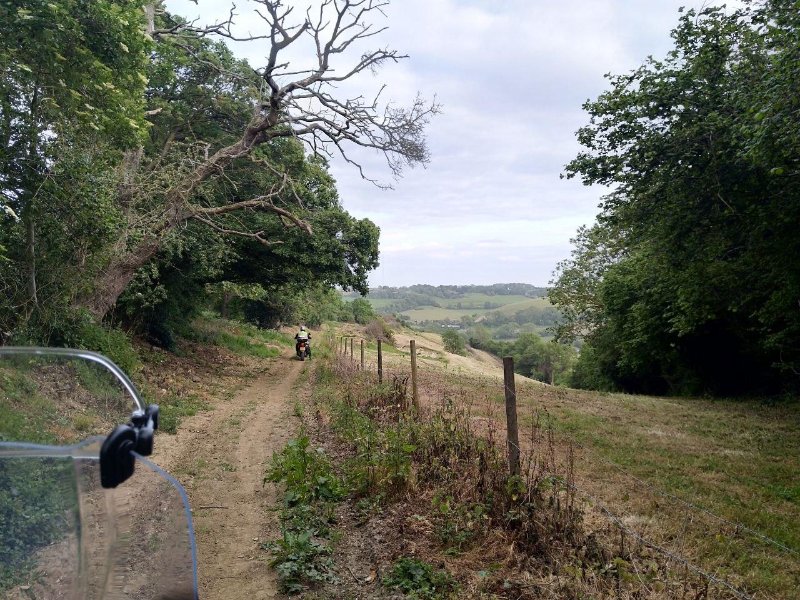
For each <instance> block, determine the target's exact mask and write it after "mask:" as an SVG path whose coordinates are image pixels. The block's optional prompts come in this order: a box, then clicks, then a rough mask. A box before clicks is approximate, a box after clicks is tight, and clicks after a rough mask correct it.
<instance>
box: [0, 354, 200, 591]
mask: <svg viewBox="0 0 800 600" xmlns="http://www.w3.org/2000/svg"><path fill="white" fill-rule="evenodd" d="M131 409H133V410H132V412H131ZM0 411H1V412H3V413H4V414H3V418H0V597H2V598H8V599H10V600H29V599H30V598H52V599H58V600H117V599H133V598H137V599H141V600H197V598H198V587H197V556H196V554H197V552H196V547H195V540H194V530H193V528H192V517H191V512H190V510H189V506H188V499H187V497H186V492H185V491H184V489H183V487H182V486H181V485H180V484H179V483H178V482H177V481H176V480H175V479H174V478H173V477H172V476H170V475H169V474H168V473H167V472H166V471H164V470H163V469H161V468H160V467H159V466H158V465H156V464H155V463H154V462H152V461H150V460H149V459H148V458H146V457H147V456H148V455H150V454H151V453H152V451H153V441H154V433H155V431H156V430H157V429H158V423H159V409H158V406H157V405H155V404H151V405H149V406H146V405H145V403H144V402H143V401H142V398H141V397H140V395H139V393H138V392H137V390H136V388H135V386H134V385H133V383H132V382H131V381H130V379H129V378H128V377H127V375H126V374H125V373H124V372H123V371H122V370H120V368H119V367H117V366H116V365H115V364H114V363H112V362H111V361H109V360H108V359H106V358H105V357H103V356H101V355H99V354H95V353H93V352H86V351H82V350H65V349H53V348H10V347H7V348H2V347H0ZM96 430H99V431H109V430H111V433H109V434H108V435H104V436H103V435H100V436H91V435H90V436H88V437H86V438H85V439H83V436H84V435H86V433H83V434H80V435H76V434H75V433H74V432H76V431H83V432H92V431H96Z"/></svg>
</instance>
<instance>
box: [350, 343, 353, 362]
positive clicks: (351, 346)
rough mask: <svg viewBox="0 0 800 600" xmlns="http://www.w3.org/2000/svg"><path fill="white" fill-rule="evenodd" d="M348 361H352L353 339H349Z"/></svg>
mask: <svg viewBox="0 0 800 600" xmlns="http://www.w3.org/2000/svg"><path fill="white" fill-rule="evenodd" d="M350 360H353V338H350Z"/></svg>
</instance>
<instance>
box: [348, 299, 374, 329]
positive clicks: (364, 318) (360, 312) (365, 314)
mask: <svg viewBox="0 0 800 600" xmlns="http://www.w3.org/2000/svg"><path fill="white" fill-rule="evenodd" d="M350 309H351V310H352V311H353V318H354V319H355V321H356V323H360V324H361V325H366V324H367V323H369V322H370V321H372V320H374V319H377V318H378V315H377V314H376V313H375V309H373V308H372V304H370V303H369V300H367V299H366V298H356V299H355V300H353V301H352V302H351V303H350Z"/></svg>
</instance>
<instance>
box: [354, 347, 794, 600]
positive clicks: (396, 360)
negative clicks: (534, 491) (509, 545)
mask: <svg viewBox="0 0 800 600" xmlns="http://www.w3.org/2000/svg"><path fill="white" fill-rule="evenodd" d="M348 340H349V341H348ZM355 340H356V338H354V337H349V338H348V337H343V338H341V339H340V345H339V352H340V354H344V355H345V356H346V357H349V358H351V360H353V361H354V362H356V363H358V364H357V368H359V369H363V370H364V371H366V372H369V373H373V374H374V375H375V377H376V379H378V376H379V375H378V374H379V366H380V376H379V377H380V380H381V381H382V382H386V383H391V382H393V383H395V384H399V385H402V386H404V387H405V388H406V390H419V395H420V396H421V398H414V399H413V402H414V405H415V406H416V405H418V403H419V402H420V401H421V400H422V403H423V404H424V405H431V404H434V405H435V404H437V403H444V402H447V401H453V396H454V391H453V382H452V381H443V379H442V375H441V372H440V371H435V370H429V369H425V368H423V369H414V370H413V371H415V372H413V371H412V365H411V362H412V360H413V361H414V362H415V363H416V359H417V357H416V356H414V357H413V358H412V357H411V356H409V355H410V354H412V353H411V350H412V348H409V352H408V353H406V352H404V351H403V349H401V350H398V349H397V348H395V347H394V346H392V345H389V344H383V345H382V347H381V353H380V354H379V353H378V347H377V345H375V344H370V343H367V342H365V341H363V340H360V339H359V340H358V342H356V341H355ZM411 346H413V344H412V345H411ZM351 348H352V350H351ZM362 348H363V350H362ZM420 351H421V353H422V354H423V355H424V354H425V353H426V352H427V351H429V350H428V349H425V348H424V347H423V348H420V347H417V348H416V352H417V353H419V352H420ZM430 354H431V355H430V356H426V357H425V358H427V359H429V360H438V353H436V352H435V351H430ZM409 359H411V360H409ZM512 369H513V366H512ZM451 375H452V377H453V378H455V379H456V380H458V379H459V373H458V372H453V373H451ZM412 378H413V381H412ZM458 384H459V382H458V381H456V387H457V386H458ZM460 384H461V385H462V386H464V387H463V389H462V396H463V399H464V400H465V401H471V402H474V398H475V397H476V396H483V397H484V399H485V400H486V401H487V402H488V403H489V404H493V405H494V406H497V403H498V402H499V401H501V400H502V399H503V397H504V396H507V395H508V392H509V391H510V390H508V389H504V384H503V382H502V380H501V381H498V380H497V378H491V377H478V378H476V377H474V376H471V377H468V378H466V377H464V378H462V381H461V382H460ZM527 395H528V394H527V392H526V393H523V396H527ZM415 396H416V394H415ZM455 396H458V389H456V392H455ZM467 398H469V400H467ZM524 399H525V400H526V401H529V400H535V399H531V398H528V397H525V398H524ZM456 400H458V398H456ZM489 413H490V417H491V418H496V417H499V415H494V414H492V413H493V411H492V410H490V411H489ZM498 420H499V419H498ZM535 420H538V419H534V421H535ZM547 426H548V427H551V428H552V423H548V424H547ZM551 434H552V429H551ZM558 438H559V440H560V442H561V443H562V444H564V445H566V446H569V447H570V450H569V452H570V455H571V453H572V450H571V448H579V449H580V450H582V451H583V452H584V453H586V454H587V455H590V456H591V459H592V460H595V461H599V462H601V463H603V464H605V465H607V466H609V467H610V468H611V469H613V470H614V471H616V472H618V473H619V474H621V475H624V476H625V477H627V478H628V479H629V481H631V482H633V483H634V484H635V489H633V490H631V491H632V493H633V494H639V495H640V494H641V492H642V491H643V490H647V491H648V492H650V493H652V494H654V495H657V496H659V497H661V498H664V499H668V500H669V501H671V502H674V503H675V504H677V505H680V506H681V507H682V508H683V509H684V510H685V511H687V512H691V513H693V514H697V515H703V516H704V517H707V518H709V519H712V520H714V521H715V522H717V523H718V524H720V525H723V526H725V527H728V528H730V529H731V532H725V531H721V530H717V531H716V535H718V536H723V537H725V538H727V539H729V540H730V541H733V542H736V541H738V540H739V539H740V538H741V537H742V534H746V535H748V536H750V537H752V538H754V539H756V540H758V541H759V542H761V543H763V544H766V545H769V546H771V547H772V548H774V549H776V550H777V551H779V552H781V553H783V554H785V555H790V556H791V557H793V558H794V557H797V556H800V552H798V550H797V549H795V548H792V547H789V546H788V545H786V544H784V543H782V542H780V541H778V540H775V539H773V538H772V537H770V536H768V535H766V534H764V533H763V532H761V531H758V530H756V529H753V528H752V527H748V526H747V525H744V524H743V523H740V522H737V521H734V520H731V519H729V518H726V517H724V516H721V515H719V514H717V513H715V512H714V511H712V510H710V509H708V508H707V507H704V506H702V505H700V504H698V503H695V502H691V501H689V500H686V499H685V498H682V497H680V496H678V495H676V494H674V493H672V492H670V491H668V490H666V489H664V488H663V487H661V486H658V485H655V484H653V483H651V482H648V481H646V480H644V479H642V478H641V477H638V476H636V475H634V474H633V473H631V472H630V471H629V470H627V469H625V468H624V467H623V466H622V465H620V464H618V463H616V462H614V461H612V460H610V459H607V458H605V457H603V456H601V455H600V454H598V453H596V452H595V451H594V450H593V449H591V448H590V447H588V446H586V445H585V444H583V443H581V442H580V441H578V440H577V439H575V438H574V437H572V436H568V435H566V434H562V433H559V434H558ZM520 446H522V444H520ZM517 449H518V451H520V452H524V451H525V450H526V448H524V447H518V448H517ZM527 450H531V449H530V448H529V449H527ZM570 460H571V458H570ZM552 475H553V477H557V473H555V472H554V473H553V474H552ZM562 484H563V485H567V486H569V487H571V488H572V489H573V491H574V492H576V493H578V494H580V495H581V496H582V497H583V498H584V499H585V500H586V501H587V502H588V503H589V504H590V505H593V506H594V507H595V508H596V509H597V510H598V511H599V512H600V513H601V514H602V515H603V516H604V517H605V518H606V519H607V520H608V521H609V522H610V523H611V524H612V525H613V526H614V527H616V528H617V529H618V530H619V532H620V533H621V534H622V533H624V535H627V536H629V537H630V538H631V539H633V540H635V541H636V542H637V543H638V544H640V545H641V546H644V547H646V548H649V549H650V550H652V551H654V552H657V553H658V554H660V555H662V556H663V557H664V558H665V559H666V560H667V561H668V562H669V563H673V564H676V565H680V566H681V567H682V568H683V569H685V570H686V571H690V572H692V573H694V574H695V575H696V576H698V577H701V578H703V579H704V580H706V581H707V582H708V583H709V584H712V585H714V586H717V587H718V588H721V589H723V590H725V592H726V593H727V594H729V595H730V597H733V598H736V599H737V600H752V599H753V596H751V595H750V594H749V593H748V592H746V591H743V590H742V589H740V588H739V587H737V586H735V585H733V584H732V583H730V582H729V581H728V580H727V579H725V578H724V577H722V576H720V575H719V574H717V573H713V572H709V571H708V570H706V569H703V568H701V567H700V566H698V565H697V564H696V563H695V562H693V561H692V560H690V559H689V558H687V557H686V556H685V555H684V554H682V553H681V552H680V551H676V550H673V549H670V548H668V547H667V546H666V544H665V543H661V542H657V541H654V540H653V539H651V538H650V537H648V536H646V535H645V534H644V533H643V532H642V531H639V530H637V529H634V528H633V527H631V526H630V525H628V524H626V522H625V520H626V518H625V517H624V516H621V515H620V514H617V513H616V512H614V511H612V510H611V509H610V508H609V507H608V506H607V505H606V504H605V503H604V502H603V501H601V500H600V499H599V497H598V495H597V493H596V492H592V491H589V490H588V489H587V488H585V487H584V486H582V485H580V486H579V485H577V484H576V483H575V482H574V481H568V482H564V481H563V480H562ZM629 517H630V515H629ZM631 520H635V519H631ZM689 521H693V519H691V518H687V519H685V521H684V523H683V525H681V524H678V523H673V524H672V525H673V528H677V529H680V528H681V527H683V528H684V529H685V528H686V527H687V525H688V522H689ZM667 537H670V536H667ZM673 537H674V538H675V539H681V538H682V537H683V538H685V536H673Z"/></svg>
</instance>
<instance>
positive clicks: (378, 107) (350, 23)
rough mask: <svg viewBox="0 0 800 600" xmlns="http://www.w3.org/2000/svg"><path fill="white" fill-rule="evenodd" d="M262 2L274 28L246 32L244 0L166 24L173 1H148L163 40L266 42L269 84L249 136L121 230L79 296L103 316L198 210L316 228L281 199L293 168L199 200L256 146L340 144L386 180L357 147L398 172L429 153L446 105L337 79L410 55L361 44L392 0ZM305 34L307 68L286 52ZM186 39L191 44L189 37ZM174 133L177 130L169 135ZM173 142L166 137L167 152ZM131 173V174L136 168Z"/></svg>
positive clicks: (127, 190) (198, 164)
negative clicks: (428, 131)
mask: <svg viewBox="0 0 800 600" xmlns="http://www.w3.org/2000/svg"><path fill="white" fill-rule="evenodd" d="M255 2H256V4H258V5H259V6H258V9H257V10H256V13H257V15H258V16H259V18H260V19H261V20H262V22H263V23H262V26H263V27H264V28H265V31H266V33H264V34H258V35H250V34H248V35H238V34H236V32H235V19H236V17H237V14H236V7H235V6H233V7H232V8H231V10H230V13H229V16H228V18H227V19H226V20H224V21H222V22H218V23H214V24H212V25H209V26H199V25H197V23H196V22H185V21H181V22H178V23H176V24H174V25H171V26H170V27H168V28H161V29H159V28H158V27H157V26H156V15H157V14H158V12H159V11H161V10H163V8H162V7H161V1H160V0H159V1H156V2H153V3H152V4H151V5H149V6H148V7H146V10H145V14H146V18H147V33H148V34H149V35H150V36H151V37H152V38H153V39H154V40H156V42H157V43H158V42H159V40H161V41H164V42H166V41H169V42H170V43H178V44H180V43H181V37H182V36H195V37H198V36H199V37H205V36H213V37H216V38H222V39H229V40H234V41H249V42H253V43H264V44H266V45H267V48H266V49H267V53H266V56H267V62H266V65H265V66H263V67H262V68H260V69H259V70H257V71H256V73H257V75H258V77H259V79H260V80H261V81H262V82H263V85H262V90H261V92H260V93H259V94H257V95H254V98H253V106H252V116H251V118H250V120H249V123H248V124H247V125H246V127H244V129H243V131H241V135H240V137H239V139H238V140H237V141H235V142H234V143H232V144H230V145H227V146H225V147H223V148H219V149H217V150H216V151H215V152H208V148H206V154H205V155H204V156H202V157H201V159H199V160H196V161H194V162H193V164H192V167H191V168H190V169H188V170H185V171H184V172H183V173H182V174H181V176H180V177H179V178H178V180H177V181H175V182H174V183H172V184H171V185H169V187H168V189H166V190H164V192H163V195H162V194H160V196H162V197H163V199H164V205H163V209H162V210H160V211H159V216H158V218H157V219H156V220H155V222H153V223H151V224H150V226H149V228H148V230H147V231H146V232H145V234H144V235H141V236H137V240H136V242H135V243H133V244H131V243H130V241H129V240H127V239H121V240H120V243H119V244H118V246H119V247H118V252H116V254H115V258H114V259H113V260H112V261H111V263H110V264H109V265H108V267H107V268H106V270H105V271H104V273H102V275H101V277H100V279H99V281H98V282H97V285H96V286H95V291H94V292H92V293H91V294H90V295H89V296H87V297H84V298H81V299H80V300H79V305H80V306H82V307H85V308H87V309H88V310H89V311H90V312H91V313H93V314H94V315H95V316H96V317H98V318H102V317H103V316H104V315H105V314H106V313H107V312H108V311H109V310H110V309H111V308H112V307H113V305H114V304H115V303H116V300H117V298H118V297H119V295H120V294H121V293H122V292H123V291H124V289H125V287H126V286H127V285H128V283H129V282H130V281H131V279H132V278H133V276H134V274H135V273H136V271H137V270H138V269H139V268H140V267H142V266H143V265H145V264H146V263H147V262H148V261H149V260H151V259H152V258H153V256H154V255H155V254H156V253H157V252H158V251H159V249H160V248H161V247H162V245H163V243H164V241H165V239H166V238H167V236H168V235H169V234H170V232H172V231H173V230H175V228H177V227H178V226H180V225H182V224H184V223H186V222H188V221H190V220H196V221H198V222H201V223H204V224H205V225H208V226H210V227H212V228H214V229H215V230H216V231H218V232H220V233H224V234H226V235H238V236H244V237H247V238H250V239H253V240H256V241H258V242H260V243H263V244H274V243H279V242H280V240H269V239H266V238H265V237H264V235H263V232H260V231H247V230H237V229H231V228H230V227H227V226H225V225H223V224H222V223H220V222H219V221H218V218H219V217H221V216H222V215H227V214H230V213H233V212H235V211H246V210H257V211H264V212H269V213H273V214H276V215H278V216H279V218H280V219H281V221H282V222H283V223H284V225H285V226H286V227H299V228H301V229H303V230H305V231H307V232H308V233H311V228H310V226H309V225H308V223H306V222H304V221H303V220H302V219H301V218H300V217H299V216H297V215H296V214H295V213H294V212H293V211H292V210H291V209H290V208H288V207H286V206H279V203H278V200H279V199H280V198H282V197H284V196H285V195H286V194H287V193H290V192H291V191H292V189H293V187H292V185H291V182H289V181H288V180H287V177H286V176H285V175H283V176H282V177H278V178H277V179H278V183H277V184H276V185H274V186H273V187H272V188H271V189H269V190H264V191H263V193H261V194H259V195H258V196H256V197H254V198H245V199H237V200H236V201H233V202H229V203H227V204H224V205H222V206H203V205H202V204H201V203H200V202H197V201H196V198H195V195H196V193H197V191H198V189H199V188H200V187H201V186H202V185H203V183H204V182H207V181H209V180H212V179H215V178H218V177H221V176H224V173H225V170H226V169H227V168H228V167H229V166H230V165H231V164H232V163H234V162H235V161H237V160H239V159H242V158H246V157H249V156H251V154H252V153H253V151H254V150H255V149H256V148H258V147H259V146H261V145H263V144H267V143H269V142H270V141H271V140H274V139H276V138H281V137H292V138H296V139H298V140H300V141H302V142H303V143H304V144H305V145H306V147H307V148H308V149H309V150H310V151H311V152H314V153H321V154H325V155H327V156H334V155H337V154H338V155H340V156H341V157H342V158H343V159H344V160H345V161H347V162H348V163H350V164H351V165H353V167H354V168H356V169H357V170H358V171H359V173H360V175H361V176H362V177H363V178H364V179H367V180H369V181H371V182H373V183H375V184H376V185H379V186H381V187H384V185H383V184H380V183H379V182H378V180H377V179H376V178H374V177H371V176H368V175H367V173H366V171H365V169H364V168H363V166H362V164H361V163H360V162H359V161H358V160H356V159H355V158H354V157H353V156H351V154H350V152H351V150H352V149H354V148H357V147H360V148H366V149H369V150H372V151H374V152H376V153H378V155H380V156H382V158H383V160H384V162H385V164H386V166H387V167H388V169H389V171H390V172H391V174H392V176H393V177H394V178H397V177H399V176H400V175H401V173H402V171H403V169H404V168H405V167H407V166H415V165H420V164H422V165H424V164H425V163H427V162H428V160H429V155H428V149H427V146H426V142H425V136H424V132H425V127H426V125H427V124H428V122H429V119H430V118H431V116H433V115H435V114H436V113H437V112H438V111H439V106H438V104H437V103H436V101H435V100H434V101H432V102H428V101H425V100H424V99H423V98H421V97H419V96H418V97H417V98H416V99H415V100H414V101H413V102H412V103H411V105H410V106H408V107H398V106H394V105H392V104H391V103H387V104H384V103H382V102H381V95H382V93H383V91H384V90H383V89H381V90H379V92H378V93H377V94H375V96H374V97H371V98H369V99H367V97H365V96H364V95H355V96H353V97H342V95H341V93H340V92H339V91H338V89H337V86H340V85H341V84H343V83H344V82H347V81H349V80H352V79H354V78H356V77H357V76H358V75H360V74H362V73H364V72H374V71H376V70H377V69H380V67H382V66H384V65H386V64H388V63H396V62H398V61H400V60H403V59H405V58H407V56H405V55H403V54H400V53H399V52H397V51H396V50H391V49H386V48H384V49H374V50H368V51H366V52H363V51H361V52H360V53H358V49H357V47H358V46H359V45H360V44H361V43H362V42H365V41H370V40H371V38H374V37H375V36H377V35H379V34H380V33H381V32H383V31H384V30H385V27H378V26H376V25H375V22H374V21H375V19H376V18H378V17H381V16H385V13H384V9H385V8H386V6H387V5H388V4H389V1H388V0H322V1H321V2H320V3H319V4H318V6H317V7H316V8H314V9H312V8H308V9H307V10H306V12H305V14H304V15H303V16H302V17H301V18H300V19H299V20H297V21H293V20H292V17H293V16H294V15H293V13H294V12H295V11H294V7H293V6H287V4H286V3H285V2H284V1H283V0H255ZM302 44H306V47H307V48H308V52H309V56H310V62H309V64H308V65H302V66H300V67H299V68H298V66H297V65H296V64H292V63H291V62H290V61H288V60H284V56H285V55H286V53H287V49H288V48H290V47H294V48H297V47H299V46H301V45H302ZM184 48H185V49H186V50H188V51H191V48H190V47H189V46H184ZM353 57H355V58H353ZM197 58H198V60H202V59H201V58H200V57H197ZM339 63H342V64H341V65H340V64H339ZM171 143H172V140H171V139H168V140H167V144H171ZM167 151H168V148H166V147H165V149H164V151H163V152H162V153H161V156H160V157H158V160H159V161H160V160H163V159H164V156H165V155H166V153H167ZM140 158H141V156H140V155H138V156H135V157H129V158H128V159H127V160H126V164H125V165H124V169H128V170H130V168H132V167H135V168H139V167H140V164H141V160H140ZM265 168H270V167H269V166H266V167H265ZM125 173H126V177H125V180H126V182H129V181H130V177H128V176H127V173H128V171H125ZM135 193H136V191H135V189H134V188H133V187H132V186H131V185H129V184H127V185H123V186H121V190H120V201H121V203H123V204H130V203H131V195H133V194H135Z"/></svg>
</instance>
